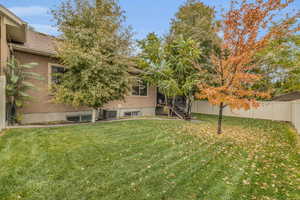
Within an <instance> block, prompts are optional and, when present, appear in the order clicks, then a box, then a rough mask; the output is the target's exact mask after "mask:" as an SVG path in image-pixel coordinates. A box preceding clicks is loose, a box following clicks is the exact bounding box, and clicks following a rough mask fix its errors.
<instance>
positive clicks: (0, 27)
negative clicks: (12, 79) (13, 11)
mask: <svg viewBox="0 0 300 200" xmlns="http://www.w3.org/2000/svg"><path fill="white" fill-rule="evenodd" d="M8 57H9V48H8V44H7V38H6V24H5V18H4V17H3V16H0V61H1V62H0V68H1V70H0V71H1V74H3V70H4V68H5V66H6V61H7V59H8Z"/></svg>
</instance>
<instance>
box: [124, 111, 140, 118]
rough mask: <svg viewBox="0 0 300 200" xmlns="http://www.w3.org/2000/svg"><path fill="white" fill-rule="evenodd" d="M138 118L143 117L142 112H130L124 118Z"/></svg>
mask: <svg viewBox="0 0 300 200" xmlns="http://www.w3.org/2000/svg"><path fill="white" fill-rule="evenodd" d="M137 116H141V112H140V111H130V112H125V113H124V117H137Z"/></svg>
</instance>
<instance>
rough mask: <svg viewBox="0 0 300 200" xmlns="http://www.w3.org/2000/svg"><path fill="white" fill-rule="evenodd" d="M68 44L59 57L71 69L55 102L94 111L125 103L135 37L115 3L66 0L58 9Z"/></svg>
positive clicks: (64, 43) (56, 15)
mask: <svg viewBox="0 0 300 200" xmlns="http://www.w3.org/2000/svg"><path fill="white" fill-rule="evenodd" d="M52 13H53V15H54V18H55V19H56V22H57V26H58V28H59V31H61V32H62V40H61V41H60V42H59V43H58V48H57V50H58V58H59V59H60V60H61V62H62V64H63V65H64V66H65V67H66V70H65V73H64V74H63V75H62V78H61V82H60V84H57V85H55V86H54V87H53V88H54V91H55V92H54V99H55V101H56V102H59V103H66V104H69V105H72V106H88V107H91V108H94V109H97V108H101V107H102V106H103V105H104V104H106V103H108V102H110V101H113V100H120V99H123V98H124V96H125V95H126V94H127V92H128V90H129V85H130V84H129V82H130V77H129V74H128V69H129V66H130V65H131V64H130V63H131V62H130V53H131V48H130V46H131V33H130V29H129V28H128V27H125V26H124V25H123V24H124V19H125V18H124V15H123V11H122V10H121V8H120V7H119V5H118V4H117V1H115V0H97V1H96V3H95V2H91V1H88V0H66V1H64V2H62V3H61V5H60V6H59V7H58V8H57V9H56V10H53V11H52Z"/></svg>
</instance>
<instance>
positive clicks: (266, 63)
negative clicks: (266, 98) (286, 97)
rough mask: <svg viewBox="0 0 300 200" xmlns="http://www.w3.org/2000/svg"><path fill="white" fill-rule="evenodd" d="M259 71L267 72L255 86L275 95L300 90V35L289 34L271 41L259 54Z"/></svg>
mask: <svg viewBox="0 0 300 200" xmlns="http://www.w3.org/2000/svg"><path fill="white" fill-rule="evenodd" d="M257 60H258V62H260V63H261V66H262V67H261V68H260V70H259V72H258V73H261V74H265V78H264V79H263V80H261V81H260V82H259V83H258V84H257V85H256V86H255V87H257V88H259V89H264V88H265V89H269V90H271V91H272V94H273V95H280V94H283V93H288V92H293V91H299V90H300V35H299V34H294V35H289V36H287V37H285V38H280V39H277V40H273V41H271V42H270V44H269V46H268V47H267V48H266V49H264V50H263V51H260V52H259V53H258V54H257Z"/></svg>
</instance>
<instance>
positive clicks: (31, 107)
mask: <svg viewBox="0 0 300 200" xmlns="http://www.w3.org/2000/svg"><path fill="white" fill-rule="evenodd" d="M15 56H16V59H17V60H19V61H20V62H21V63H22V64H26V63H32V62H35V63H38V66H37V67H35V68H34V69H33V70H32V71H33V72H36V73H38V74H40V75H41V76H43V77H44V80H43V81H39V80H31V82H32V83H33V84H34V85H35V86H36V87H37V89H38V90H32V91H30V92H29V94H30V95H31V96H32V97H33V98H32V100H31V101H30V102H28V104H27V105H26V106H25V107H24V108H23V112H24V113H48V112H52V113H53V112H74V111H84V110H88V109H87V108H80V109H79V108H73V107H71V106H67V105H63V104H55V103H53V102H52V96H51V94H50V93H49V87H48V64H49V63H56V62H57V61H56V60H55V59H53V58H49V57H44V56H38V55H32V54H28V53H23V52H15Z"/></svg>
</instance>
